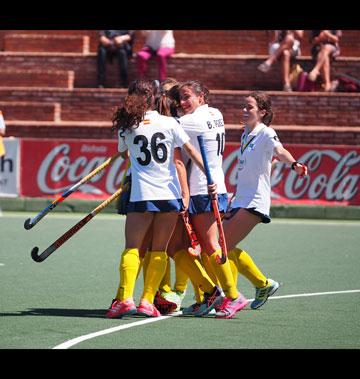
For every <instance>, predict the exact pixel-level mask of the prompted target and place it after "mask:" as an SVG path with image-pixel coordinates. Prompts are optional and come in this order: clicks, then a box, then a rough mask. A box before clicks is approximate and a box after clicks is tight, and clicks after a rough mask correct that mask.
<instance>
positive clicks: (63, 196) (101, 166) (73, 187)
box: [24, 153, 120, 230]
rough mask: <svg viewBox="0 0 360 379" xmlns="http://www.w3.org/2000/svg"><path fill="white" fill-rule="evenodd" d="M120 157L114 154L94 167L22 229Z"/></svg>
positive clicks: (29, 226)
mask: <svg viewBox="0 0 360 379" xmlns="http://www.w3.org/2000/svg"><path fill="white" fill-rule="evenodd" d="M119 156H120V153H117V154H115V155H114V156H112V157H111V158H109V159H107V160H106V161H105V162H104V163H102V164H101V165H100V166H98V167H96V168H95V169H94V170H93V171H91V172H90V173H89V174H87V175H86V176H85V177H84V178H82V179H81V180H80V181H79V182H77V183H75V184H74V185H73V186H72V187H70V188H69V189H68V190H67V191H65V192H64V193H63V194H62V195H60V196H59V197H58V198H57V199H55V200H54V201H53V202H52V203H51V204H50V205H48V206H47V207H46V208H44V209H43V210H42V211H41V212H39V213H38V214H37V215H36V216H35V217H34V218H32V219H27V220H26V221H25V223H24V228H25V229H26V230H29V229H31V228H32V227H33V226H35V225H36V224H37V223H38V222H39V221H40V220H41V219H42V218H44V217H45V216H46V215H47V214H48V213H49V212H50V211H52V210H53V209H54V208H55V207H56V206H57V205H58V204H59V203H61V202H62V201H64V200H65V199H66V198H67V197H68V196H70V195H71V194H72V193H73V192H75V191H76V190H77V189H78V188H79V187H80V186H81V185H83V184H85V183H87V182H88V181H89V180H90V179H92V178H93V177H94V176H95V175H97V174H98V173H99V172H100V171H102V170H103V169H104V168H106V167H107V166H108V165H109V164H111V163H112V162H113V161H114V160H115V159H117V158H118V157H119Z"/></svg>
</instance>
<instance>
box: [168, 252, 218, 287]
mask: <svg viewBox="0 0 360 379" xmlns="http://www.w3.org/2000/svg"><path fill="white" fill-rule="evenodd" d="M173 259H174V261H175V264H176V265H178V266H179V267H180V269H181V270H183V271H184V272H185V273H186V274H187V275H188V276H189V278H190V279H191V281H192V282H193V283H194V284H195V285H197V286H199V287H200V289H201V290H202V291H204V292H208V293H211V292H212V291H213V290H214V286H215V284H214V283H213V281H212V280H211V279H210V277H209V275H208V274H207V273H206V271H205V269H204V267H203V266H202V264H201V262H200V260H199V259H198V258H196V257H192V256H190V255H189V253H188V252H187V251H186V250H179V251H177V252H176V253H175V254H174V256H173Z"/></svg>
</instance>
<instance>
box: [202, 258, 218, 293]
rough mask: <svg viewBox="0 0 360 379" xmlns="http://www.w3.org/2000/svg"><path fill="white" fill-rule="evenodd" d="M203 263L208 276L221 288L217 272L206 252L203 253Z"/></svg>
mask: <svg viewBox="0 0 360 379" xmlns="http://www.w3.org/2000/svg"><path fill="white" fill-rule="evenodd" d="M201 262H202V264H203V265H204V267H205V270H206V272H207V273H208V275H209V276H210V278H211V280H212V281H213V282H214V283H215V284H216V285H217V286H219V287H221V285H220V282H219V279H218V278H217V276H216V273H215V271H214V269H213V267H212V265H211V263H210V259H209V256H208V255H207V254H206V253H205V252H204V251H202V252H201Z"/></svg>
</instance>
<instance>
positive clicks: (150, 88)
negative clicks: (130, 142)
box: [112, 79, 157, 136]
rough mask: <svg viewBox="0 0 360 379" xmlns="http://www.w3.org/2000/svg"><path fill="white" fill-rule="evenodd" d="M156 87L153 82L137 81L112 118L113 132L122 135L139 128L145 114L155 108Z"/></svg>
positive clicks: (132, 84) (133, 83)
mask: <svg viewBox="0 0 360 379" xmlns="http://www.w3.org/2000/svg"><path fill="white" fill-rule="evenodd" d="M156 91H157V89H156V85H155V84H154V82H152V81H151V80H143V79H140V80H135V81H133V82H132V83H131V84H130V86H129V89H128V94H127V96H126V97H125V99H124V104H123V105H122V106H121V107H118V108H117V109H116V111H115V113H114V115H113V117H112V123H113V126H112V130H114V129H118V130H120V131H121V132H120V135H121V136H123V133H124V132H125V130H126V129H131V128H133V127H135V128H136V127H138V126H139V124H140V122H141V121H142V120H143V119H144V116H145V112H146V111H148V110H149V109H153V107H154V97H155V94H156Z"/></svg>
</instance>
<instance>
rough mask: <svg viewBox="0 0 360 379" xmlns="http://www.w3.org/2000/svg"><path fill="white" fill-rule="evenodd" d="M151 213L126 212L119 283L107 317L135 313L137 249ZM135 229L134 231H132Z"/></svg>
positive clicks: (138, 262) (137, 268) (138, 263)
mask: <svg viewBox="0 0 360 379" xmlns="http://www.w3.org/2000/svg"><path fill="white" fill-rule="evenodd" d="M152 219H153V215H152V214H151V213H136V212H131V213H128V214H127V217H126V223H125V249H124V251H123V252H122V254H121V259H120V265H119V273H120V284H119V287H118V290H117V294H116V297H115V301H114V302H113V304H112V306H111V308H110V310H109V311H108V313H107V317H118V316H124V315H128V314H134V313H136V306H135V304H134V300H133V293H134V288H135V282H136V278H137V275H138V271H139V267H140V258H139V249H140V248H141V245H142V242H143V240H144V238H145V236H146V233H147V231H148V229H149V228H150V226H151V222H152ZM134 230H136V233H134Z"/></svg>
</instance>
